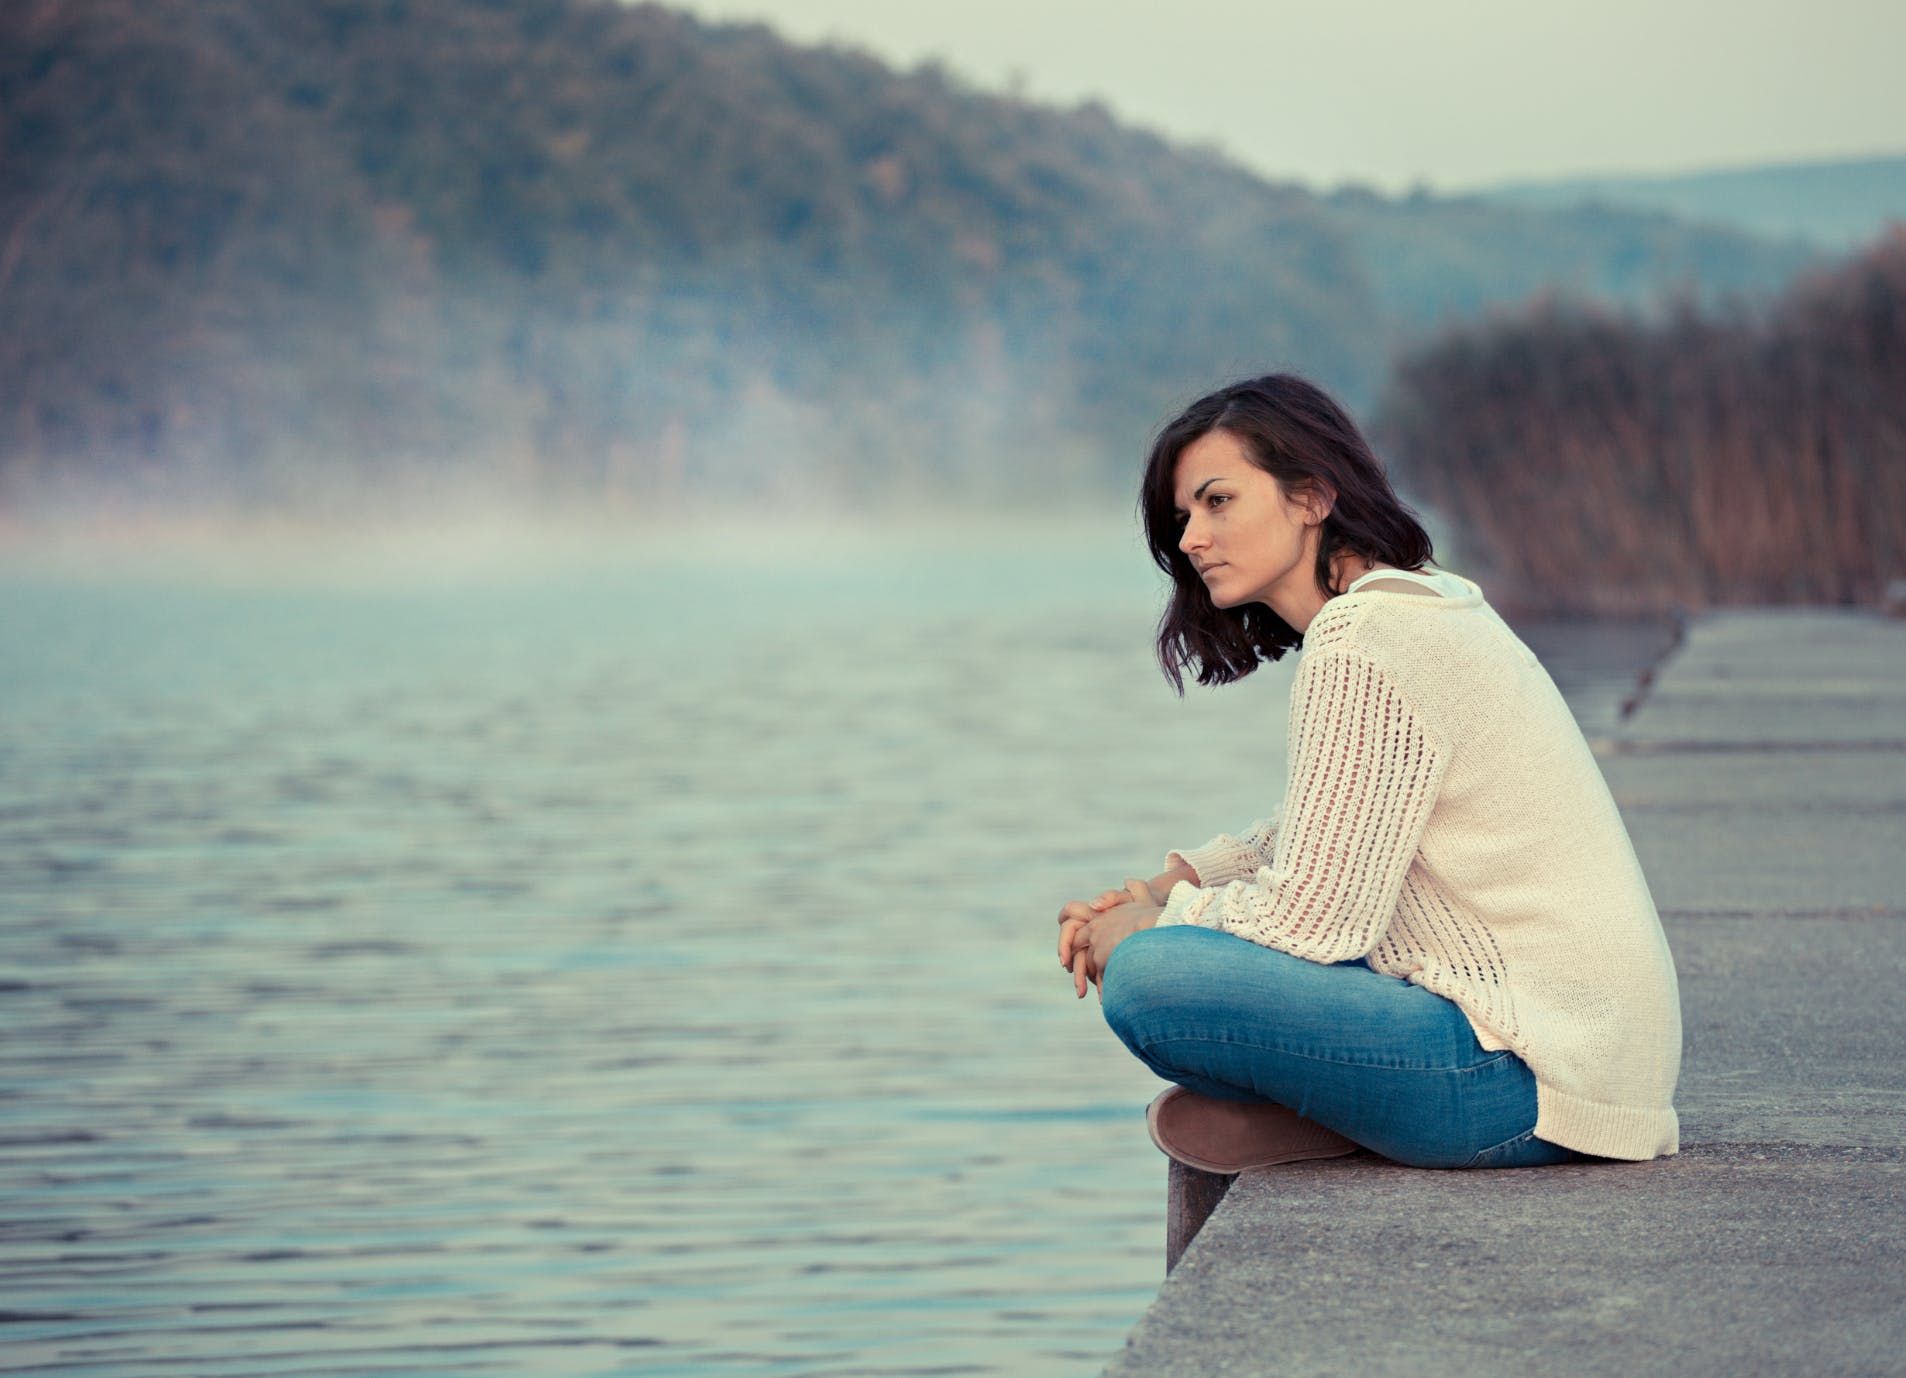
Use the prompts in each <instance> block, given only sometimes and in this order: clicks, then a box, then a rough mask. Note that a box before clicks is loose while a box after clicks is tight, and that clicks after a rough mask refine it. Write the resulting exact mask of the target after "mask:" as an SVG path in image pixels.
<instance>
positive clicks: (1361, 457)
mask: <svg viewBox="0 0 1906 1378" xmlns="http://www.w3.org/2000/svg"><path fill="white" fill-rule="evenodd" d="M1219 429H1222V430H1225V431H1228V432H1230V433H1231V434H1232V435H1234V436H1236V437H1237V439H1238V440H1240V441H1241V442H1243V445H1244V448H1245V451H1246V452H1247V453H1248V455H1249V456H1250V459H1251V462H1252V463H1253V464H1255V465H1256V466H1257V467H1258V468H1260V469H1262V470H1263V471H1264V472H1265V473H1267V474H1269V475H1270V476H1271V477H1272V478H1274V479H1276V480H1277V483H1278V486H1279V488H1280V490H1281V491H1282V492H1283V493H1284V495H1285V497H1286V498H1287V499H1289V500H1296V499H1297V498H1298V497H1299V496H1300V495H1304V494H1320V495H1322V496H1323V497H1324V498H1325V500H1326V501H1328V502H1329V508H1330V514H1329V515H1328V516H1327V517H1325V518H1324V521H1323V525H1322V527H1321V531H1322V539H1321V540H1320V541H1319V543H1318V546H1317V565H1316V574H1317V586H1318V588H1320V589H1322V590H1324V591H1325V593H1326V594H1328V595H1329V596H1330V597H1333V598H1334V597H1335V596H1337V595H1338V594H1340V593H1342V592H1343V590H1342V589H1340V588H1336V587H1334V586H1333V585H1332V584H1331V582H1330V570H1331V566H1332V564H1333V562H1334V561H1335V558H1336V557H1337V556H1338V555H1339V554H1340V553H1343V552H1353V553H1355V554H1357V555H1360V556H1362V557H1364V558H1365V559H1367V560H1372V561H1379V562H1381V563H1384V564H1389V565H1395V566H1396V567H1397V568H1399V569H1416V568H1418V567H1420V566H1421V565H1422V564H1423V563H1424V562H1425V561H1426V560H1428V559H1429V558H1430V557H1431V555H1432V553H1433V551H1432V549H1431V545H1430V538H1429V533H1428V532H1427V531H1425V530H1424V529H1423V525H1422V523H1421V522H1419V521H1418V520H1417V519H1416V516H1415V514H1414V513H1413V512H1412V511H1411V510H1410V509H1409V508H1408V507H1407V506H1406V505H1405V504H1404V503H1403V502H1402V501H1401V500H1400V499H1399V498H1398V497H1397V495H1396V493H1395V491H1394V490H1392V489H1391V487H1390V480H1389V478H1388V477H1387V476H1386V475H1385V474H1384V472H1383V466H1382V464H1381V463H1379V462H1378V460H1377V457H1376V455H1375V453H1374V452H1373V451H1372V450H1371V449H1370V445H1369V442H1367V441H1366V440H1365V439H1364V438H1363V435H1362V433H1361V432H1360V431H1358V430H1357V426H1356V423H1355V422H1353V421H1352V420H1351V419H1350V417H1349V415H1348V414H1347V413H1346V412H1345V411H1344V409H1343V408H1342V407H1340V406H1338V405H1337V403H1336V402H1335V401H1333V400H1332V399H1331V397H1330V396H1329V394H1327V393H1325V392H1324V390H1323V389H1322V388H1319V387H1318V386H1317V385H1316V384H1314V383H1311V382H1308V381H1306V380H1305V379H1303V378H1300V377H1298V376H1297V375H1295V374H1291V373H1267V374H1265V375H1264V376H1263V377H1260V378H1247V379H1244V380H1243V381H1241V382H1236V383H1232V384H1230V385H1229V386H1228V387H1222V388H1219V389H1218V390H1217V391H1216V392H1213V393H1209V394H1207V395H1206V396H1204V397H1200V398H1199V399H1198V400H1197V401H1196V402H1193V403H1192V404H1191V405H1190V406H1188V407H1186V408H1185V409H1184V411H1182V412H1180V413H1179V414H1178V415H1177V416H1176V417H1174V418H1173V419H1172V420H1171V421H1170V422H1168V423H1167V424H1166V425H1165V427H1164V429H1163V430H1161V431H1160V432H1159V433H1158V438H1157V439H1156V440H1154V441H1153V442H1152V449H1151V457H1150V458H1149V459H1148V460H1146V462H1145V480H1144V486H1143V489H1142V491H1141V493H1140V496H1139V504H1140V507H1141V509H1142V515H1143V518H1144V522H1145V539H1146V542H1147V544H1149V545H1150V546H1151V551H1152V559H1153V560H1154V561H1156V562H1157V564H1158V567H1159V568H1160V569H1162V570H1164V571H1165V573H1167V574H1168V575H1170V576H1171V581H1172V584H1173V592H1172V597H1171V603H1170V605H1169V606H1168V607H1166V609H1165V612H1164V616H1163V617H1161V618H1160V619H1159V624H1158V661H1159V664H1160V665H1161V666H1162V667H1163V668H1164V671H1165V676H1166V678H1167V679H1169V680H1170V681H1171V682H1172V685H1173V687H1174V688H1176V689H1177V691H1178V695H1179V697H1180V698H1182V697H1184V692H1185V686H1184V677H1183V675H1182V674H1181V673H1180V668H1181V667H1184V666H1193V665H1195V667H1196V669H1197V675H1198V682H1199V683H1200V684H1207V685H1210V684H1229V683H1230V682H1231V681H1233V680H1237V679H1242V678H1244V676H1246V675H1248V674H1250V673H1251V672H1252V671H1253V670H1255V669H1256V668H1257V667H1258V666H1259V665H1260V664H1262V663H1263V662H1264V661H1267V660H1282V659H1283V657H1284V653H1285V652H1286V651H1288V650H1290V649H1291V648H1292V647H1293V646H1297V645H1300V644H1301V643H1302V641H1303V636H1302V634H1301V633H1299V632H1298V631H1297V630H1296V629H1295V628H1293V627H1292V626H1291V625H1290V623H1288V622H1286V621H1285V620H1284V619H1283V618H1281V617H1279V616H1278V615H1277V613H1276V612H1274V611H1273V610H1272V609H1271V608H1270V607H1268V606H1267V605H1265V604H1263V603H1255V602H1253V603H1244V604H1240V605H1239V606H1237V607H1235V608H1220V607H1218V606H1217V605H1216V604H1214V603H1213V602H1212V601H1211V594H1210V592H1209V590H1208V589H1207V588H1206V587H1205V582H1204V580H1203V579H1201V578H1199V577H1198V571H1197V569H1196V568H1195V567H1194V566H1193V565H1192V563H1191V560H1190V559H1189V558H1188V557H1187V556H1186V555H1185V553H1184V552H1183V551H1181V550H1180V549H1179V548H1178V541H1179V539H1180V535H1181V532H1180V528H1179V525H1178V519H1177V516H1176V514H1175V513H1174V512H1173V507H1174V506H1175V502H1174V498H1173V493H1172V484H1173V480H1174V478H1175V476H1176V472H1177V468H1178V456H1179V455H1181V454H1182V453H1184V450H1185V447H1186V446H1188V445H1190V444H1191V442H1192V441H1194V440H1196V439H1198V438H1199V437H1200V436H1202V435H1204V434H1205V433H1207V432H1208V431H1213V430H1219Z"/></svg>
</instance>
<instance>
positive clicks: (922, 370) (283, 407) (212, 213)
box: [0, 0, 1803, 509]
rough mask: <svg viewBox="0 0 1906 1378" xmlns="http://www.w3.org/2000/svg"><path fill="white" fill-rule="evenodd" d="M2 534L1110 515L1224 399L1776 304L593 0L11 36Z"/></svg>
mask: <svg viewBox="0 0 1906 1378" xmlns="http://www.w3.org/2000/svg"><path fill="white" fill-rule="evenodd" d="M0 167H4V168H5V170H6V174H5V177H4V179H0V388H4V389H5V394H6V396H5V399H4V400H5V405H4V406H0V504H9V503H10V504H13V505H14V506H16V507H17V506H19V505H21V504H24V503H28V502H29V501H33V500H36V499H37V496H38V495H42V494H45V493H48V492H51V491H53V490H54V489H56V488H58V487H59V486H60V485H61V484H71V483H73V482H75V481H80V480H83V481H84V483H85V484H89V485H91V484H97V485H99V486H103V487H106V488H110V489H112V490H114V491H120V492H136V493H146V494H153V495H159V494H185V495H188V497H190V496H192V495H204V494H218V495H227V496H231V497H235V498H237V499H238V500H240V501H244V502H254V503H259V504H272V503H276V502H280V501H285V500H301V501H307V502H323V501H326V500H328V499H329V498H330V497H332V496H334V495H337V494H350V495H358V496H362V495H378V496H379V497H380V498H383V497H389V498H390V499H391V500H393V501H394V500H397V499H398V497H399V496H401V495H403V494H412V495H415V496H416V497H417V499H418V500H419V501H422V502H426V503H428V502H430V501H432V500H434V498H435V497H437V496H438V495H441V494H443V493H445V492H446V491H448V490H451V489H456V488H463V487H468V488H470V489H473V490H483V491H488V490H491V489H503V490H507V491H511V492H517V493H523V494H530V495H535V496H537V497H542V498H549V499H552V500H558V501H573V500H582V501H589V502H595V501H600V500H609V501H617V502H623V503H626V504H629V505H631V506H634V507H643V508H659V509H666V508H667V507H668V506H670V505H671V504H673V503H675V502H677V501H680V500H682V499H684V498H689V497H694V496H696V495H698V494H705V493H711V492H715V491H718V490H719V491H724V492H736V491H740V492H746V493H749V494H753V495H756V496H757V497H759V496H761V495H774V494H779V495H780V496H779V498H778V499H777V500H787V499H789V498H791V497H793V496H795V495H802V494H809V493H816V492H818V493H821V494H823V495H826V496H827V497H829V498H830V499H831V500H840V501H852V500H856V499H859V498H863V497H865V496H867V495H869V494H875V493H884V494H887V495H892V494H895V493H900V492H921V493H926V492H941V491H946V490H949V489H951V490H958V491H962V492H966V493H970V494H975V495H983V494H986V493H991V492H994V491H995V490H998V489H1000V488H1001V487H1002V486H1003V485H1007V484H1010V485H1011V486H1012V488H1013V490H1014V492H1015V493H1020V494H1023V483H1024V478H1025V475H1026V472H1027V465H1029V464H1036V465H1037V466H1038V470H1037V472H1039V473H1041V474H1042V475H1044V476H1045V477H1046V478H1048V479H1049V480H1050V481H1051V482H1052V483H1054V484H1055V485H1062V486H1063V485H1075V484H1076V485H1090V486H1106V485H1109V486H1110V487H1112V488H1114V489H1119V490H1123V489H1126V488H1128V487H1129V484H1130V481H1131V472H1132V469H1133V466H1134V465H1135V464H1136V463H1137V459H1138V455H1137V451H1138V450H1139V448H1140V447H1142V444H1143V442H1144V440H1145V439H1146V437H1147V434H1148V432H1149V431H1150V429H1151V428H1152V427H1154V426H1155V425H1156V424H1157V422H1158V421H1159V420H1161V419H1162V414H1163V412H1164V411H1165V410H1166V409H1167V408H1169V407H1171V406H1173V405H1174V404H1176V403H1178V402H1181V401H1183V400H1184V399H1185V398H1186V397H1187V396H1188V395H1189V394H1190V393H1191V392H1192V391H1193V390H1194V389H1202V388H1204V387H1206V386H1209V385H1211V384H1212V383H1214V382H1217V381H1220V380H1222V379H1224V378H1226V377H1228V376H1230V375H1233V374H1235V373H1238V372H1240V371H1244V370H1255V369H1261V368H1267V367H1296V368H1300V369H1303V370H1304V371H1306V372H1308V373H1310V374H1311V375H1312V376H1314V377H1316V378H1318V379H1319V380H1320V381H1322V382H1324V383H1325V384H1327V385H1329V386H1332V387H1334V388H1337V389H1339V390H1340V391H1341V393H1342V394H1343V395H1344V396H1345V398H1346V399H1347V400H1348V401H1350V402H1351V403H1352V404H1353V405H1362V404H1363V403H1365V402H1366V401H1367V400H1368V399H1369V398H1370V397H1372V396H1373V395H1374V393H1375V391H1376V388H1377V386H1378V385H1379V384H1380V382H1381V380H1382V377H1383V374H1384V371H1385V368H1386V367H1387V363H1388V359H1389V357H1390V354H1391V352H1392V350H1393V349H1394V348H1395V347H1397V346H1398V345H1399V344H1400V343H1403V342H1404V341H1405V340H1406V338H1407V337H1408V336H1409V335H1410V334H1411V333H1412V332H1413V331H1414V330H1416V329H1417V328H1418V327H1420V326H1423V325H1426V324H1428V323H1430V322H1431V321H1433V320H1435V319H1436V318H1438V317H1440V316H1443V315H1446V314H1449V313H1451V312H1458V313H1460V312H1468V311H1473V310H1475V309H1476V308H1477V307H1479V306H1481V305H1483V304H1485V303H1487V302H1489V301H1493V300H1499V299H1502V298H1504V297H1511V296H1520V295H1522V294H1524V293H1525V292H1527V291H1528V290H1530V289H1531V287H1532V286H1534V285H1538V284H1540V283H1543V282H1546V281H1561V282H1564V283H1569V284H1574V285H1577V286H1580V287H1582V288H1584V289H1590V290H1597V291H1601V292H1604V293H1607V294H1610V295H1612V296H1615V297H1618V298H1623V299H1627V300H1641V299H1644V298H1646V297H1648V296H1650V295H1651V294H1653V293H1654V292H1656V291H1657V290H1658V289H1660V288H1661V287H1663V286H1664V285H1666V284H1669V283H1673V282H1680V281H1686V282H1690V283H1693V284H1695V285H1696V286H1698V287H1699V288H1701V289H1702V290H1703V291H1709V292H1711V291H1722V290H1734V289H1745V290H1755V289H1760V288H1765V287H1770V286H1773V285H1775V284H1777V283H1779V282H1781V281H1784V280H1785V279H1786V278H1787V277H1789V276H1790V275H1791V273H1792V272H1793V271H1794V270H1795V269H1796V268H1797V267H1799V266H1800V265H1801V263H1802V261H1803V258H1802V256H1801V253H1800V251H1799V250H1798V249H1796V248H1794V247H1792V246H1788V247H1784V248H1782V247H1768V246H1764V245H1761V244H1759V243H1758V242H1756V241H1754V240H1751V239H1749V238H1745V237H1741V236H1737V235H1732V234H1729V233H1726V232H1723V231H1716V230H1695V229H1687V228H1684V227H1682V226H1680V225H1679V224H1677V223H1676V222H1674V221H1672V220H1671V219H1669V218H1667V217H1665V216H1659V215H1648V214H1634V215H1624V214H1614V213H1607V212H1602V213H1597V214H1595V215H1594V216H1593V217H1592V218H1590V217H1582V216H1575V217H1571V216H1567V215H1559V216H1558V215H1553V214H1549V213H1545V212H1538V211H1530V210H1525V209H1520V208H1509V207H1500V208H1497V207H1488V206H1486V205H1484V204H1483V203H1481V202H1439V201H1436V200H1435V199H1433V198H1425V197H1418V198H1411V199H1407V200H1400V201H1390V200H1385V199H1383V198H1379V197H1373V196H1367V195H1358V194H1348V195H1339V196H1337V197H1333V198H1329V199H1323V198H1319V197H1317V196H1315V195H1313V194H1311V193H1310V192H1309V191H1307V190H1306V189H1305V188H1303V187H1301V186H1298V185H1294V184H1277V183H1273V182H1269V181H1266V180H1264V179H1262V178H1259V177H1256V176H1253V175H1252V174H1250V173H1249V172H1247V171H1246V170H1244V169H1242V168H1240V167H1239V166H1237V165H1235V164H1234V163H1231V162H1229V161H1227V160H1225V159H1224V158H1222V157H1220V156H1219V155H1217V154H1216V153H1214V152H1211V151H1209V150H1203V149H1198V148H1185V147H1181V146H1174V145H1172V144H1169V143H1167V142H1165V141H1164V140H1162V139H1160V138H1158V137H1156V136H1154V135H1152V134H1150V133H1148V132H1146V131H1144V130H1142V129H1136V128H1133V127H1130V126H1128V125H1124V124H1121V123H1120V122H1119V121H1118V120H1117V119H1115V118H1114V117H1113V115H1112V114H1111V113H1110V112H1109V111H1108V110H1106V109H1105V108H1103V107H1101V106H1099V105H1096V104H1086V105H1083V106H1079V107H1077V108H1072V109H1059V108H1053V107H1048V106H1041V105H1037V104H1033V103H1031V102H1027V101H1024V100H1019V99H1014V98H1010V97H1005V96H1000V95H996V94H987V93H983V92H980V91H977V90H974V89H971V88H969V87H968V86H967V85H966V84H965V83H964V82H963V81H962V80H961V79H960V78H958V77H957V76H956V75H954V74H952V73H949V72H948V71H946V70H944V69H943V68H941V67H938V66H936V65H932V64H928V65H924V66H921V67H918V68H915V69H913V70H911V71H904V72H903V71H897V70H895V69H893V68H891V67H888V66H886V65H883V64H882V63H881V62H879V61H878V60H876V59H874V58H873V57H871V56H869V55H867V54H865V53H862V52H859V51H856V50H851V49H843V48H837V47H800V46H795V45H791V44H789V43H786V42H784V41H782V40H781V39H780V38H778V37H777V36H776V35H775V34H774V33H773V32H772V31H770V30H769V29H767V28H765V27H762V26H758V25H756V26H717V25H709V24H704V23H702V22H699V21H697V20H695V19H693V18H692V17H690V16H687V15H685V14H682V13H678V12H676V11H672V10H669V9H666V8H662V7H659V6H654V5H642V6H635V7H624V6H620V5H617V4H613V3H604V2H603V0H302V2H301V3H299V4H295V5H257V4H255V3H252V2H251V0H10V2H9V3H8V4H6V5H5V6H3V7H0Z"/></svg>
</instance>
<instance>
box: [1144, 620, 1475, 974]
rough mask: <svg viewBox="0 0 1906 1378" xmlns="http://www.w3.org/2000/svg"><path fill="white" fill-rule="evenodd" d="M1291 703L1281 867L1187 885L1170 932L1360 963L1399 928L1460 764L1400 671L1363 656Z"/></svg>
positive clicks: (1172, 907)
mask: <svg viewBox="0 0 1906 1378" xmlns="http://www.w3.org/2000/svg"><path fill="white" fill-rule="evenodd" d="M1291 700H1292V701H1291V721H1292V723H1293V726H1294V733H1295V735H1296V736H1297V738H1298V740H1295V741H1293V742H1292V744H1291V746H1292V751H1293V753H1294V755H1293V760H1292V763H1291V775H1290V782H1289V785H1288V787H1287V789H1286V791H1285V796H1284V804H1283V808H1282V809H1281V810H1280V811H1279V814H1278V817H1279V820H1280V821H1279V827H1278V831H1277V836H1276V846H1275V855H1274V857H1273V859H1272V861H1271V864H1269V865H1265V866H1261V867H1259V868H1258V870H1257V872H1256V874H1255V876H1254V877H1253V878H1252V879H1250V880H1243V879H1233V880H1230V881H1228V882H1226V883H1224V884H1222V885H1218V886H1211V885H1206V886H1196V885H1192V884H1191V883H1190V882H1189V881H1180V882H1179V883H1178V884H1177V885H1175V886H1173V887H1172V891H1171V895H1170V898H1169V899H1168V900H1167V901H1166V904H1165V908H1164V911H1163V912H1162V913H1161V914H1160V915H1159V917H1158V926H1159V927H1161V928H1163V927H1166V926H1168V925H1171V924H1181V923H1189V924H1197V925H1199V926H1200V927H1204V928H1215V929H1218V930H1220V931H1222V932H1227V933H1235V934H1237V935H1238V936H1239V937H1241V938H1248V939H1250V940H1251V941H1252V942H1254V943H1259V944H1261V945H1263V946H1265V947H1275V948H1279V949H1281V950H1282V951H1285V952H1289V953H1291V954H1292V955H1293V956H1297V957H1304V958H1307V959H1309V960H1310V961H1314V962H1344V961H1350V960H1353V959H1355V958H1357V957H1362V956H1364V955H1365V954H1367V953H1369V952H1370V951H1371V950H1372V949H1373V948H1375V947H1376V945H1377V944H1378V943H1379V942H1381V941H1382V939H1383V934H1384V931H1385V930H1386V929H1387V928H1388V927H1389V924H1390V916H1391V915H1392V914H1393V913H1394V912H1395V909H1396V901H1397V896H1398V895H1399V894H1400V893H1401V891H1402V889H1403V879H1404V876H1405V875H1406V874H1407V873H1408V871H1409V869H1410V865H1411V863H1412V862H1413V861H1414V860H1415V858H1416V848H1417V844H1418V843H1419V842H1420V840H1421V838H1422V835H1423V828H1424V825H1425V824H1426V823H1428V822H1429V816H1430V811H1431V809H1432V808H1433V807H1434V806H1435V803H1436V794H1437V790H1438V789H1439V787H1440V786H1441V784H1442V778H1443V771H1444V770H1445V768H1446V767H1447V765H1448V753H1447V751H1446V749H1445V748H1444V747H1443V746H1442V745H1441V744H1440V743H1439V742H1438V741H1437V740H1436V738H1435V737H1434V736H1433V735H1432V734H1431V733H1430V731H1429V730H1428V728H1427V726H1426V725H1425V724H1424V722H1423V720H1422V718H1421V716H1420V715H1419V714H1418V713H1417V711H1416V710H1415V709H1414V708H1413V707H1412V706H1411V705H1410V703H1409V701H1408V700H1407V699H1405V698H1404V696H1403V693H1402V691H1401V690H1400V689H1399V687H1398V686H1397V684H1396V681H1395V679H1394V678H1393V677H1392V676H1391V675H1390V674H1389V672H1387V671H1386V670H1385V669H1384V668H1383V667H1382V666H1380V665H1378V664H1377V663H1376V662H1375V661H1373V660H1371V659H1369V658H1368V657H1367V656H1365V655H1363V654H1360V653H1358V652H1354V651H1333V652H1329V653H1327V654H1321V655H1317V656H1307V657H1306V658H1305V660H1304V663H1303V665H1302V666H1301V667H1300V669H1299V673H1298V676H1297V678H1296V681H1295V682H1294V683H1293V685H1292V689H1291ZM1200 879H1203V875H1202V873H1200Z"/></svg>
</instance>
